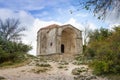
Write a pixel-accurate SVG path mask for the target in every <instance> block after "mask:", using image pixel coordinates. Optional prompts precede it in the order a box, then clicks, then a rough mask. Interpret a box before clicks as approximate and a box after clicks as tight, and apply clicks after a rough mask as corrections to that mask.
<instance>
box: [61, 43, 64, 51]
mask: <svg viewBox="0 0 120 80" xmlns="http://www.w3.org/2000/svg"><path fill="white" fill-rule="evenodd" d="M61 53H64V44H61Z"/></svg>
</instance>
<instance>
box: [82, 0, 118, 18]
mask: <svg viewBox="0 0 120 80" xmlns="http://www.w3.org/2000/svg"><path fill="white" fill-rule="evenodd" d="M80 3H81V4H80V5H82V6H83V7H84V8H85V9H86V10H92V11H93V13H94V15H95V16H97V17H98V19H105V18H106V16H107V15H109V14H110V13H113V12H114V13H115V15H114V17H116V19H119V17H120V14H119V13H120V0H80Z"/></svg>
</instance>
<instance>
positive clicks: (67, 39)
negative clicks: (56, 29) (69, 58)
mask: <svg viewBox="0 0 120 80" xmlns="http://www.w3.org/2000/svg"><path fill="white" fill-rule="evenodd" d="M75 52H76V33H75V31H74V29H72V28H65V29H64V30H63V31H62V34H61V53H66V54H70V53H75Z"/></svg>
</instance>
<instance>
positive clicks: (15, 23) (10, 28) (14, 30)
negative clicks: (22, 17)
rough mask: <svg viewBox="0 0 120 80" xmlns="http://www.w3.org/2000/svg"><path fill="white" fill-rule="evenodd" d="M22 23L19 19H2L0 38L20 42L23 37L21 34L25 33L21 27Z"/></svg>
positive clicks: (0, 21) (0, 22)
mask: <svg viewBox="0 0 120 80" xmlns="http://www.w3.org/2000/svg"><path fill="white" fill-rule="evenodd" d="M19 25H20V21H19V20H18V19H9V18H8V19H6V20H5V21H2V20H1V19H0V36H1V37H2V39H4V40H7V41H11V40H19V39H20V38H21V36H22V35H23V34H22V33H21V32H23V31H25V28H24V27H20V26H19Z"/></svg>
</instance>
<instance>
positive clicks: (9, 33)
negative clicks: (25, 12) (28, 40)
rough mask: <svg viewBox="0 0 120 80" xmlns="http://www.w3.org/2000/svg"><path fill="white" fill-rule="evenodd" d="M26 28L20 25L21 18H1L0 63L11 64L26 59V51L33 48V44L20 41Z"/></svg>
mask: <svg viewBox="0 0 120 80" xmlns="http://www.w3.org/2000/svg"><path fill="white" fill-rule="evenodd" d="M24 30H25V29H24V28H21V27H20V26H19V20H16V19H6V20H5V22H3V21H2V20H0V64H1V65H2V64H4V63H7V64H8V65H11V64H12V63H15V62H21V61H23V60H24V59H25V55H24V54H25V53H27V52H28V51H29V50H31V49H32V47H31V46H29V45H25V44H23V43H22V42H18V39H20V38H21V36H22V33H21V32H22V31H24Z"/></svg>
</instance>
